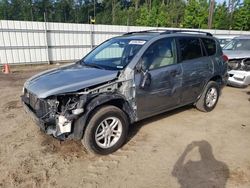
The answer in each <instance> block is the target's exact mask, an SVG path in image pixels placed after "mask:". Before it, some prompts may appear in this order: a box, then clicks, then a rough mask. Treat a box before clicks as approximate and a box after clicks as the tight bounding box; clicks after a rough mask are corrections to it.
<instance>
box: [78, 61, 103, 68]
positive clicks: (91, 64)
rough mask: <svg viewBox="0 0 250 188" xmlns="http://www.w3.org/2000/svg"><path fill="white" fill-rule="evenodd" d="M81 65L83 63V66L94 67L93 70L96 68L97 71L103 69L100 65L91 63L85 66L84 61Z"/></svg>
mask: <svg viewBox="0 0 250 188" xmlns="http://www.w3.org/2000/svg"><path fill="white" fill-rule="evenodd" d="M82 63H83V65H84V66H88V67H94V68H97V69H104V67H102V66H101V65H97V64H93V63H90V64H87V63H85V62H84V61H82Z"/></svg>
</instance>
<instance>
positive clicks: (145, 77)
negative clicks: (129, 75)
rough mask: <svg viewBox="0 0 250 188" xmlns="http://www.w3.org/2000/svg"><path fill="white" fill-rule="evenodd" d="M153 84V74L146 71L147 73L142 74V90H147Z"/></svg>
mask: <svg viewBox="0 0 250 188" xmlns="http://www.w3.org/2000/svg"><path fill="white" fill-rule="evenodd" d="M150 84H151V74H150V73H149V72H148V70H146V71H145V72H142V76H141V82H140V88H141V89H146V88H148V87H149V86H150Z"/></svg>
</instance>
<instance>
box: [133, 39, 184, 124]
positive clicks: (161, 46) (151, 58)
mask: <svg viewBox="0 0 250 188" xmlns="http://www.w3.org/2000/svg"><path fill="white" fill-rule="evenodd" d="M141 61H142V64H143V67H144V68H143V70H144V73H143V72H138V73H136V74H135V83H136V103H137V115H138V118H139V119H143V118H145V117H149V116H152V115H155V114H158V113H160V112H163V111H166V110H168V109H171V108H173V107H175V106H177V105H179V104H180V91H181V85H182V69H181V66H180V64H178V63H177V50H176V42H175V39H174V38H165V39H160V40H158V41H156V42H154V43H153V44H152V45H151V46H150V47H149V48H148V49H147V50H146V51H145V53H144V54H143V55H142V57H141ZM145 72H147V73H146V74H148V75H149V76H148V78H149V81H147V84H146V85H145V86H144V87H142V85H141V83H142V80H143V79H144V75H145Z"/></svg>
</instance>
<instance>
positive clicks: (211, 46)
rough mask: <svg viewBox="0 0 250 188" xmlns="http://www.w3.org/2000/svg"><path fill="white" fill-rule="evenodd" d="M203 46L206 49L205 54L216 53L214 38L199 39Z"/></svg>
mask: <svg viewBox="0 0 250 188" xmlns="http://www.w3.org/2000/svg"><path fill="white" fill-rule="evenodd" d="M201 40H202V42H203V44H204V46H205V49H206V51H207V55H208V56H212V55H215V53H216V42H215V40H213V39H208V38H202V39H201Z"/></svg>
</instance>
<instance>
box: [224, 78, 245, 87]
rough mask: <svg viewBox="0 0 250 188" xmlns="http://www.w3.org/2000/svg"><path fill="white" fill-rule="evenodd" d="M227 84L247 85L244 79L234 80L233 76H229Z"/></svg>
mask: <svg viewBox="0 0 250 188" xmlns="http://www.w3.org/2000/svg"><path fill="white" fill-rule="evenodd" d="M227 84H228V85H230V86H233V87H240V88H243V87H247V84H245V83H244V81H239V80H235V79H234V78H233V77H229V79H228V81H227Z"/></svg>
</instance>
